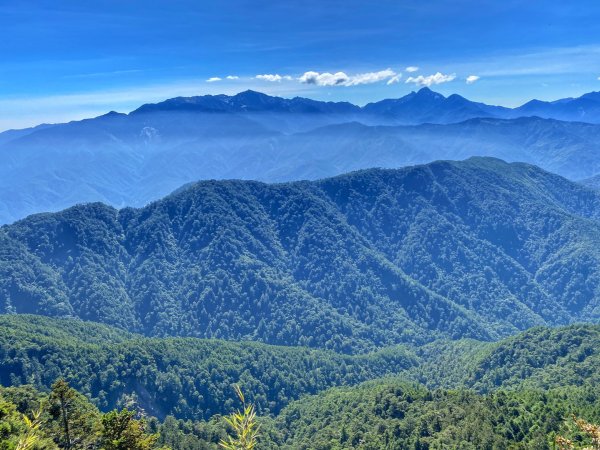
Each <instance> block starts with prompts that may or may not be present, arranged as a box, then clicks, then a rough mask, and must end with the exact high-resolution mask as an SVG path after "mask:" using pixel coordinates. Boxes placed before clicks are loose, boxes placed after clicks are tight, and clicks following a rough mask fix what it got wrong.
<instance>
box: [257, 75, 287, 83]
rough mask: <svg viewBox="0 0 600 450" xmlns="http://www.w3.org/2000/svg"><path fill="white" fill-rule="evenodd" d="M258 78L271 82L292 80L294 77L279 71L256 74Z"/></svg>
mask: <svg viewBox="0 0 600 450" xmlns="http://www.w3.org/2000/svg"><path fill="white" fill-rule="evenodd" d="M254 78H256V79H257V80H263V81H271V82H279V81H281V80H286V81H291V80H292V77H291V76H289V75H279V74H277V73H275V74H270V73H265V74H263V75H256V77H254Z"/></svg>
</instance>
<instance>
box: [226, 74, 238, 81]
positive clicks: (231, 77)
mask: <svg viewBox="0 0 600 450" xmlns="http://www.w3.org/2000/svg"><path fill="white" fill-rule="evenodd" d="M226 78H227V79H228V80H239V78H240V77H238V76H237V75H227V77H226Z"/></svg>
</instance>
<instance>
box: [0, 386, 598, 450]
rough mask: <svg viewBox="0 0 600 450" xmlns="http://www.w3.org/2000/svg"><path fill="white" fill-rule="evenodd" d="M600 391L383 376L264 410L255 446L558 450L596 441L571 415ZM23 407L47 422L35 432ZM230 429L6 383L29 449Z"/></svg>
mask: <svg viewBox="0 0 600 450" xmlns="http://www.w3.org/2000/svg"><path fill="white" fill-rule="evenodd" d="M598 395H599V394H598V392H597V390H595V389H590V388H561V389H553V390H550V391H547V392H540V391H527V390H525V391H518V392H515V391H509V392H504V391H498V392H495V393H492V394H487V395H479V394H476V393H474V392H472V391H464V390H458V391H449V390H427V389H425V388H423V387H420V386H417V385H414V384H408V383H406V382H403V381H401V380H394V379H388V380H378V381H375V382H367V383H365V384H361V385H360V386H357V387H352V388H348V387H346V388H333V389H330V390H328V391H326V392H324V393H322V394H319V395H315V396H307V397H304V398H303V399H301V400H298V401H295V402H293V403H291V404H290V405H289V406H287V407H286V408H284V409H283V410H282V411H281V413H280V414H279V415H277V416H275V417H273V416H271V417H265V416H263V417H260V418H259V423H260V429H259V433H260V434H259V440H258V446H257V449H261V450H271V449H278V448H283V449H306V450H308V449H313V450H316V449H332V450H333V449H373V450H375V449H398V448H403V449H404V448H406V449H446V448H452V449H478V450H480V449H490V450H494V449H509V448H510V449H536V450H537V449H539V450H544V449H551V448H554V447H553V445H552V442H553V440H554V438H555V436H556V435H557V434H560V435H562V436H566V437H568V438H570V439H572V440H573V441H575V442H579V443H583V444H585V443H586V442H587V443H589V440H587V441H586V440H585V436H584V435H582V434H581V433H578V432H574V430H573V429H572V428H573V427H569V426H568V421H566V420H565V418H567V417H569V415H571V414H576V415H577V416H578V417H584V418H585V420H587V421H591V422H593V421H598V419H599V418H600V411H599V410H598V408H597V403H598V400H599V399H598ZM61 402H63V404H64V405H65V406H66V414H65V413H63V410H62V409H61ZM38 411H39V413H40V415H37V412H38ZM24 415H25V416H27V417H28V418H29V420H32V421H33V422H34V423H37V424H39V427H36V429H35V430H34V431H33V432H32V431H31V430H32V428H31V426H30V425H31V424H29V425H28V424H27V422H26V421H25V419H24ZM65 417H66V420H67V423H68V434H67V432H66V428H65V422H64V421H63V419H64V418H65ZM228 433H231V429H230V428H229V427H228V426H227V424H226V422H225V420H224V419H223V418H222V417H219V416H215V417H213V418H211V419H210V420H209V421H190V420H187V421H183V420H177V419H175V418H174V417H173V416H168V417H167V418H166V419H165V420H164V421H163V422H159V421H158V420H156V419H155V418H152V417H150V418H142V419H141V420H140V412H139V411H135V410H127V409H123V410H121V411H117V410H112V411H109V412H107V413H104V414H102V413H100V412H99V411H98V410H97V409H96V408H95V407H94V406H93V405H92V404H90V403H89V401H87V400H86V399H85V397H84V396H82V395H81V394H79V393H78V392H76V391H74V390H73V389H71V388H70V387H69V386H68V385H66V384H65V383H63V382H58V383H54V385H53V387H52V390H51V391H50V392H47V393H46V392H40V391H37V390H35V389H33V388H32V387H31V386H22V387H10V388H4V387H0V448H1V449H3V450H13V449H15V446H16V444H17V442H22V441H23V439H24V437H26V436H27V435H28V434H29V435H32V436H33V437H34V442H36V444H35V445H34V446H32V447H27V448H32V449H40V450H42V449H44V450H50V449H57V448H71V449H81V450H83V449H104V450H111V449H114V450H150V449H152V448H158V447H160V448H163V449H164V450H167V449H173V450H216V449H217V448H219V446H218V442H219V441H220V440H221V439H223V438H224V437H226V436H227V434H228ZM68 442H70V443H71V444H70V445H68V444H67V443H68ZM163 446H164V447H163Z"/></svg>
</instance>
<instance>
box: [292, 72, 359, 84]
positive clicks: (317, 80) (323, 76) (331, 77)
mask: <svg viewBox="0 0 600 450" xmlns="http://www.w3.org/2000/svg"><path fill="white" fill-rule="evenodd" d="M349 79H350V78H349V77H348V75H346V74H345V73H344V72H336V73H329V72H325V73H319V72H313V71H309V72H304V75H302V76H301V77H300V78H298V81H300V83H304V84H316V85H317V86H341V85H344V84H346V83H347V82H348V80H349Z"/></svg>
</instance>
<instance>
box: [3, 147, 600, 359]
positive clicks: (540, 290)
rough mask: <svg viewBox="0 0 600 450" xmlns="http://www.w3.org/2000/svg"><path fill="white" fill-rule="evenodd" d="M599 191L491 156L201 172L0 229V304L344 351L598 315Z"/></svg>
mask: <svg viewBox="0 0 600 450" xmlns="http://www.w3.org/2000/svg"><path fill="white" fill-rule="evenodd" d="M599 206H600V194H599V193H597V192H596V191H594V190H590V189H587V188H585V187H583V186H581V185H579V184H576V183H573V182H570V181H568V180H566V179H564V178H561V177H559V176H557V175H553V174H550V173H548V172H545V171H543V170H541V169H539V168H536V167H534V166H531V165H527V164H521V163H519V164H517V163H514V164H507V163H505V162H503V161H500V160H497V159H491V158H473V159H469V160H467V161H464V162H443V161H442V162H435V163H431V164H428V165H422V166H414V167H408V168H404V169H400V170H383V169H373V170H366V171H359V172H355V173H351V174H348V175H343V176H339V177H335V178H329V179H324V180H321V181H316V182H308V181H305V182H294V183H283V184H263V183H259V182H249V181H204V182H199V183H196V184H193V185H191V186H188V187H185V188H183V189H180V190H179V191H178V192H176V193H174V194H173V195H171V196H168V197H166V198H165V199H163V200H160V201H157V202H155V203H152V204H150V205H148V206H147V207H144V208H141V209H133V208H125V209H121V210H117V209H114V208H112V207H109V206H106V205H102V204H98V203H96V204H89V205H82V206H76V207H73V208H71V209H68V210H65V211H62V212H60V213H55V214H39V215H34V216H31V217H29V218H27V219H25V220H22V221H19V222H17V223H15V224H13V225H10V226H5V227H3V228H2V229H1V232H0V299H2V304H1V305H0V312H3V313H34V314H43V315H50V316H67V317H79V318H82V319H85V320H93V321H97V322H103V323H107V324H111V325H116V326H118V327H120V328H123V329H126V330H130V331H135V332H141V333H144V334H146V335H150V336H166V335H172V336H197V337H218V338H224V339H232V340H240V339H246V340H248V339H249V340H257V341H262V342H266V343H271V344H284V345H305V346H311V347H319V348H329V349H334V350H336V351H341V352H362V351H367V350H370V349H373V348H376V347H380V346H384V345H393V344H398V343H414V344H420V343H424V342H428V341H430V340H432V339H435V338H441V337H446V338H459V337H471V338H477V339H482V340H491V339H497V338H499V337H502V336H507V335H510V334H513V333H515V332H516V331H518V330H524V329H527V328H529V327H531V326H534V325H544V324H546V325H559V324H567V323H570V322H573V321H598V319H600V290H599V288H598V286H599V285H600V283H598V279H599V278H600V270H599V268H600V250H599V249H600V245H599V244H600V213H599V211H600V208H599Z"/></svg>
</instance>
